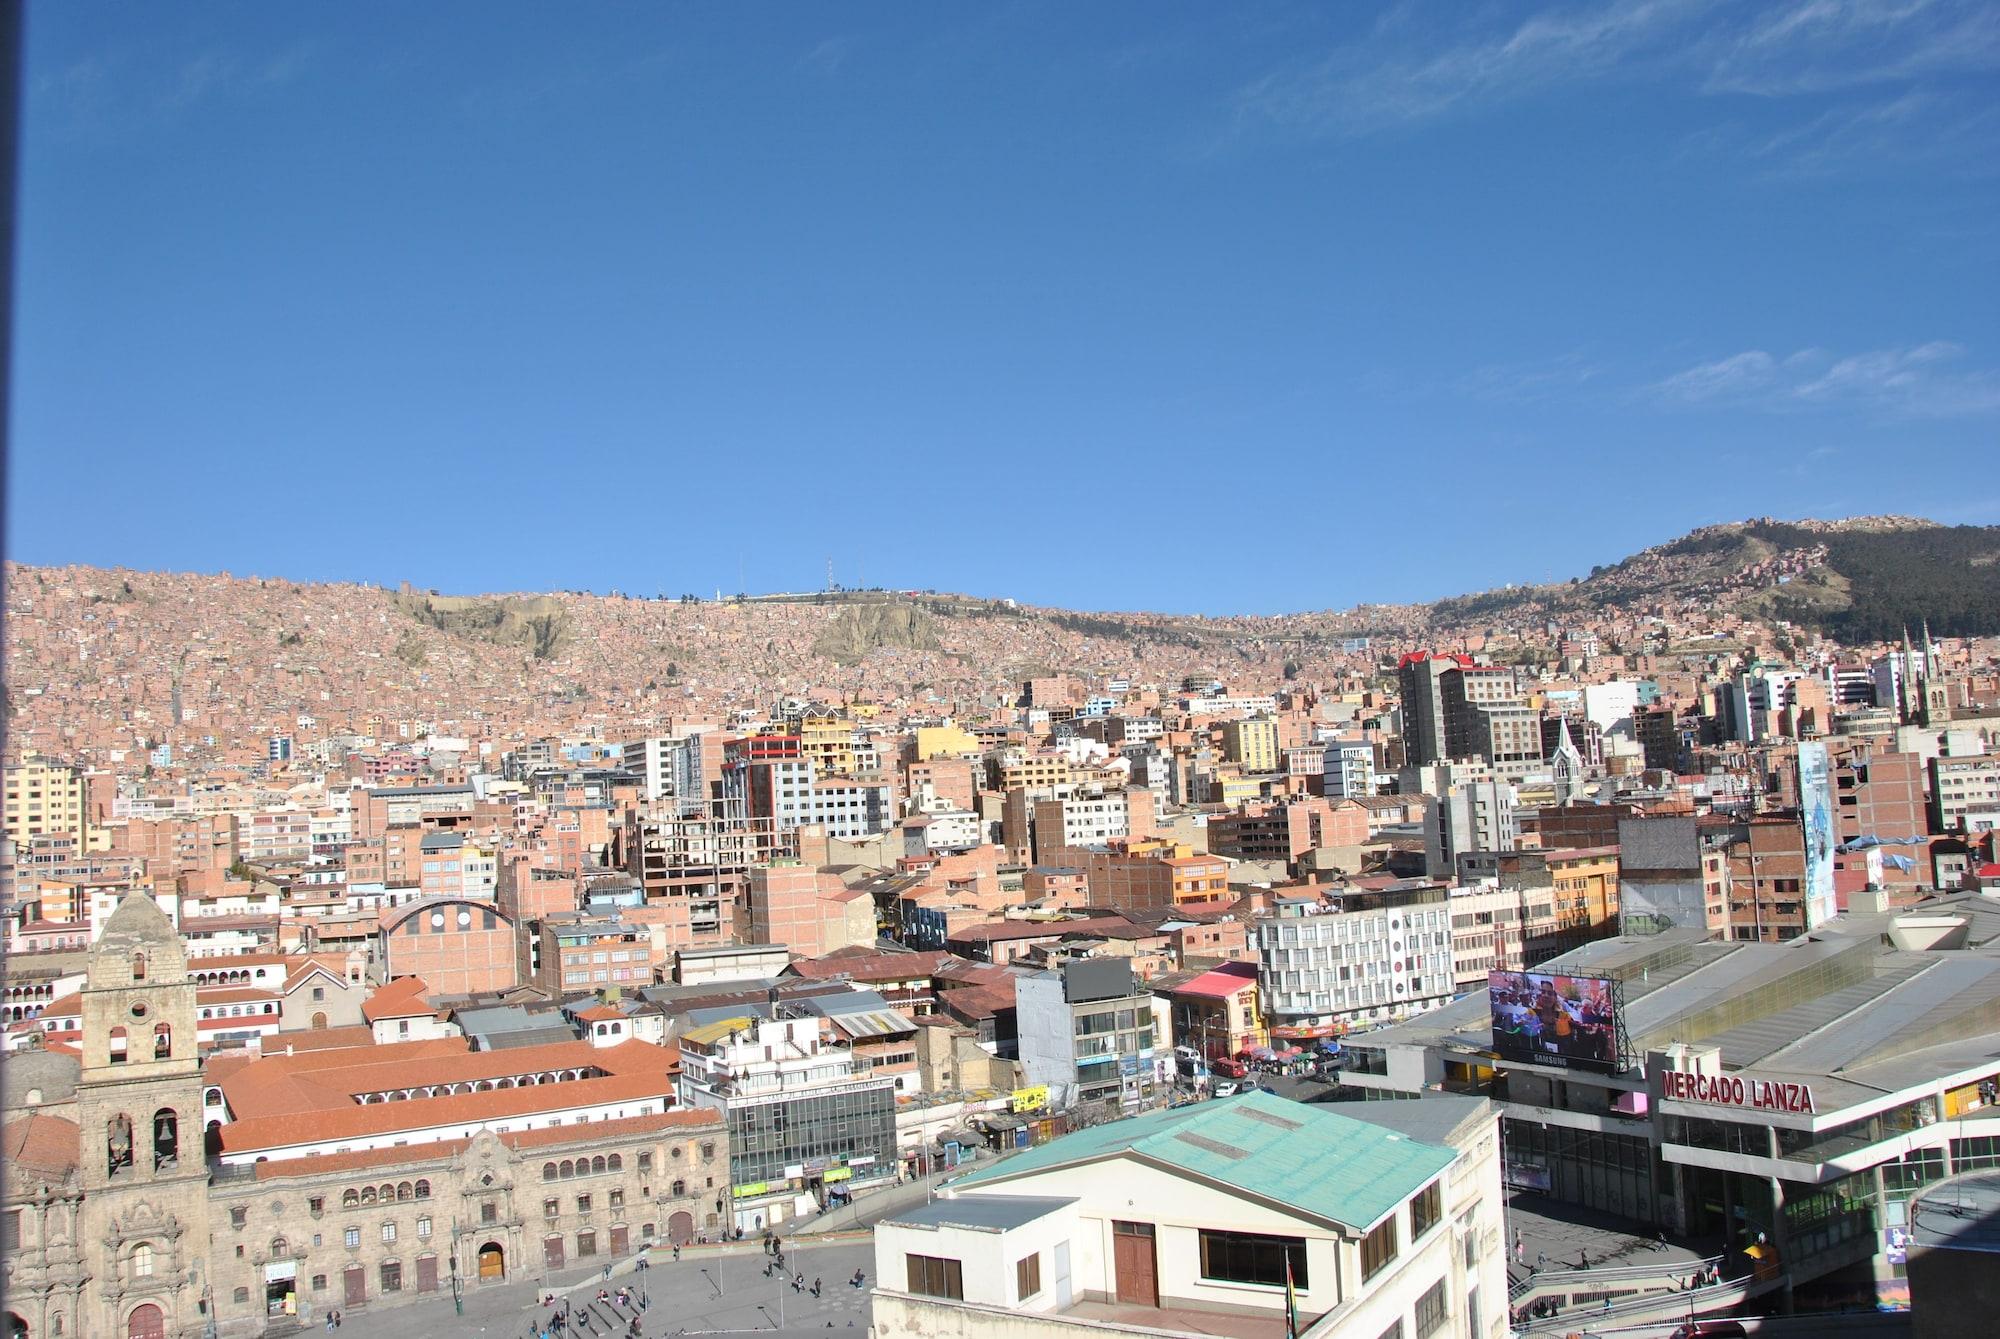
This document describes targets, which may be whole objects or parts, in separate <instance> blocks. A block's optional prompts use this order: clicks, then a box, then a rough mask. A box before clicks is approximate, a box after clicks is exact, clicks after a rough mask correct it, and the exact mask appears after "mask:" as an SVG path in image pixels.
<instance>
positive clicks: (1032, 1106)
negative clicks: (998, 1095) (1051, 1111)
mask: <svg viewBox="0 0 2000 1339" xmlns="http://www.w3.org/2000/svg"><path fill="white" fill-rule="evenodd" d="M1012 1096H1013V1107H1014V1111H1015V1113H1016V1114H1019V1113H1020V1112H1023V1111H1040V1110H1041V1109H1042V1108H1043V1107H1045V1106H1047V1105H1048V1104H1049V1086H1048V1085H1047V1084H1046V1083H1038V1084H1036V1085H1035V1086H1034V1087H1032V1088H1016V1089H1015V1090H1014V1092H1013V1094H1012Z"/></svg>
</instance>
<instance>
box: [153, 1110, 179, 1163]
mask: <svg viewBox="0 0 2000 1339" xmlns="http://www.w3.org/2000/svg"><path fill="white" fill-rule="evenodd" d="M180 1156H181V1118H180V1117H179V1116H178V1115H177V1114H175V1112H174V1109H173V1108H172V1107H161V1108H160V1109H159V1110H158V1111H155V1112H154V1113H153V1169H154V1170H155V1171H158V1170H159V1169H160V1168H162V1167H171V1166H173V1165H174V1164H175V1163H177V1162H179V1161H180Z"/></svg>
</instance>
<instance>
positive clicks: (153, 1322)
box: [125, 1302, 167, 1339]
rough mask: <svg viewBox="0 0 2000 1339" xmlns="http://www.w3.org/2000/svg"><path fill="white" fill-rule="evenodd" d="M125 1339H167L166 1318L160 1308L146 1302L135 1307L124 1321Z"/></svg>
mask: <svg viewBox="0 0 2000 1339" xmlns="http://www.w3.org/2000/svg"><path fill="white" fill-rule="evenodd" d="M125 1334H126V1339H167V1317H166V1313H165V1312H163V1311H161V1310H160V1308H158V1307H156V1306H154V1305H153V1304H152V1303H151V1302H147V1303H145V1304H144V1305H142V1306H139V1307H135V1308H134V1309H133V1311H132V1314H131V1315H130V1316H129V1317H127V1318H126V1321H125Z"/></svg>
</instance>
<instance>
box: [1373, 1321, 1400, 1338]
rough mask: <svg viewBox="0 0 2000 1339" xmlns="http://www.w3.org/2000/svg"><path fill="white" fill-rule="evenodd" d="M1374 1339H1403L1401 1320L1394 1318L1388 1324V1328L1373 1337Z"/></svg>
mask: <svg viewBox="0 0 2000 1339" xmlns="http://www.w3.org/2000/svg"><path fill="white" fill-rule="evenodd" d="M1375 1339H1403V1318H1402V1317H1401V1316H1398V1317H1396V1318H1395V1319H1394V1320H1392V1321H1390V1322H1389V1328H1388V1329H1386V1330H1384V1331H1382V1333H1380V1334H1378V1335H1376V1336H1375Z"/></svg>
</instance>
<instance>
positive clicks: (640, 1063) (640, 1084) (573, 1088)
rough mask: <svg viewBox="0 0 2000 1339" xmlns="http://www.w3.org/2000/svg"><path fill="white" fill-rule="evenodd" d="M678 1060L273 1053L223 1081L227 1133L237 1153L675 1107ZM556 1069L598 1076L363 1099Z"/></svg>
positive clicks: (389, 1049) (622, 1052) (609, 1053)
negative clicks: (558, 1115) (613, 1105)
mask: <svg viewBox="0 0 2000 1339" xmlns="http://www.w3.org/2000/svg"><path fill="white" fill-rule="evenodd" d="M673 1060H674V1057H673V1056H672V1055H670V1054H669V1053H668V1052H666V1051H664V1050H662V1049H661V1048H660V1047H658V1046H654V1045H652V1044H651V1043H650V1042H643V1041H626V1042H623V1043H621V1044H619V1045H617V1046H606V1047H601V1048H599V1047H593V1046H591V1045H590V1044H589V1043H588V1042H581V1041H565V1042H551V1043H549V1044H547V1045H543V1046H522V1047H517V1048H513V1049H510V1050H501V1051H473V1050H471V1049H469V1047H468V1044H467V1043H466V1042H465V1041H464V1039H463V1038H449V1039H444V1040H442V1041H431V1042H413V1043H401V1044H397V1045H391V1046H373V1047H348V1048H341V1049H329V1050H317V1051H305V1052H295V1053H293V1054H290V1055H272V1056H266V1057H265V1058H263V1059H262V1060H260V1061H258V1062H257V1063H256V1064H254V1065H250V1066H246V1067H245V1068H243V1069H241V1070H238V1071H236V1072H235V1073H233V1074H231V1075H230V1076H229V1077H228V1078H226V1079H224V1080H223V1084H222V1091H223V1096H224V1097H225V1098H226V1099H227V1101H228V1103H229V1110H230V1112H231V1113H232V1114H233V1115H234V1116H235V1117H236V1119H235V1120H233V1121H231V1122H230V1123H228V1124H226V1125H224V1126H223V1127H222V1145H223V1148H224V1149H225V1150H226V1151H228V1152H232V1153H236V1152H242V1151H245V1150H248V1149H259V1148H272V1147H279V1146H282V1145H285V1144H295V1143H301V1142H305V1141H307V1140H313V1141H324V1140H328V1139H341V1138H356V1137H361V1136H365V1135H370V1134H382V1133H387V1132H391V1131H395V1130H408V1129H426V1128H431V1127H435V1126H439V1125H453V1124H459V1123H476V1122H479V1121H487V1120H500V1119H504V1118H507V1117H511V1116H529V1115H534V1114H536V1113H538V1112H542V1111H549V1110H559V1109H565V1108H569V1107H575V1106H588V1105H594V1104H598V1103H608V1102H622V1101H636V1100H644V1099H647V1098H657V1099H659V1100H660V1101H661V1102H662V1104H663V1105H671V1103H672V1102H673V1091H674V1083H673V1078H672V1073H671V1071H672V1068H673ZM555 1069H584V1070H590V1071H594V1072H595V1077H587V1078H582V1079H572V1080H566V1081H564V1082H563V1083H561V1084H560V1085H556V1084H531V1085H527V1086H523V1087H518V1088H495V1089H491V1090H488V1091H485V1092H476V1093H456V1094H449V1095H444V1096H438V1097H412V1098H410V1099H408V1100H406V1101H398V1102H369V1103H362V1102H360V1101H358V1100H357V1097H358V1096H359V1095H360V1094H362V1093H377V1092H385V1091H397V1090H402V1089H413V1088H420V1087H426V1086H430V1085H434V1084H443V1083H474V1082H479V1081H481V1080H490V1079H498V1078H505V1077H511V1076H514V1075H520V1074H531V1073H538V1072H546V1071H549V1070H555Z"/></svg>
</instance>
